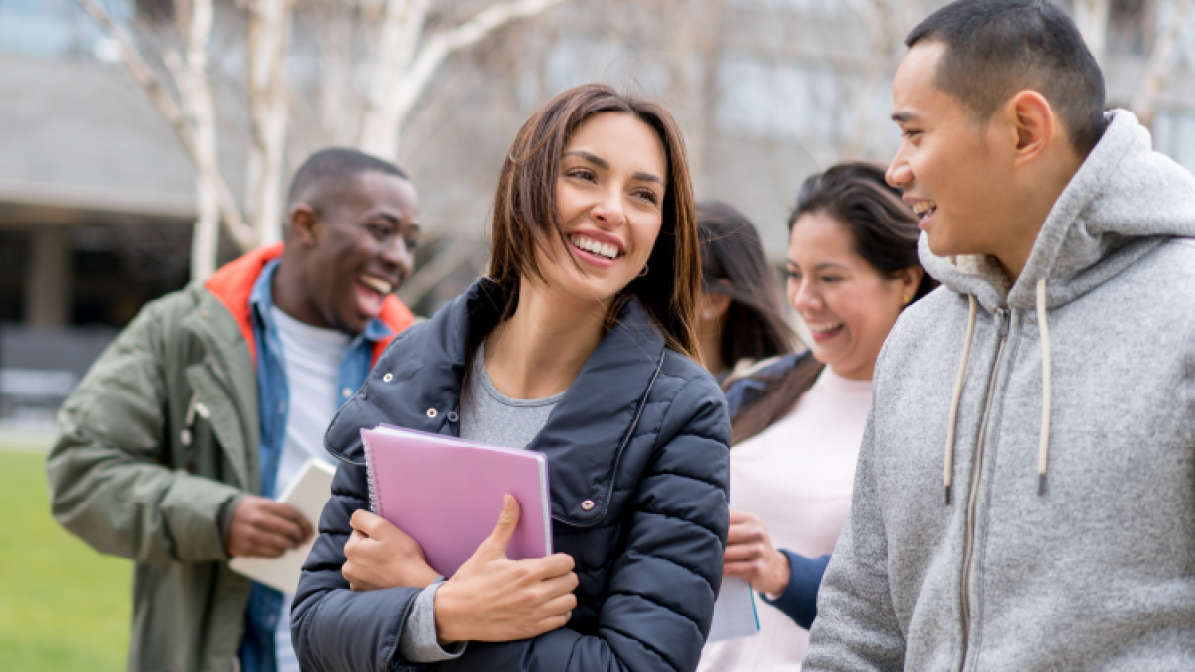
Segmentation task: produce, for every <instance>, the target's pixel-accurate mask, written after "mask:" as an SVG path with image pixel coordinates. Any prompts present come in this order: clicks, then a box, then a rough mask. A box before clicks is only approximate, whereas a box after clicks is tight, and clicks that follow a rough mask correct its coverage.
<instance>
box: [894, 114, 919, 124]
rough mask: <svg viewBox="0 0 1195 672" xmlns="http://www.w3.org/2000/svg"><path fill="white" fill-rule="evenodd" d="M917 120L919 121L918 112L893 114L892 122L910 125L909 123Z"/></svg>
mask: <svg viewBox="0 0 1195 672" xmlns="http://www.w3.org/2000/svg"><path fill="white" fill-rule="evenodd" d="M916 119H917V113H916V112H893V113H892V121H895V122H896V123H898V124H904V123H908V122H910V121H914V120H916Z"/></svg>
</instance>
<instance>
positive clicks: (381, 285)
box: [357, 274, 394, 294]
mask: <svg viewBox="0 0 1195 672" xmlns="http://www.w3.org/2000/svg"><path fill="white" fill-rule="evenodd" d="M357 281H358V282H360V283H361V284H363V285H365V286H367V287H372V288H373V289H374V291H376V292H378V293H379V294H389V293H390V290H392V289H394V285H393V284H391V283H390V281H389V280H383V279H382V278H379V277H377V276H374V275H365V274H361V275H359V276H357Z"/></svg>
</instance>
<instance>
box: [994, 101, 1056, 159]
mask: <svg viewBox="0 0 1195 672" xmlns="http://www.w3.org/2000/svg"><path fill="white" fill-rule="evenodd" d="M1007 111H1008V116H1009V120H1010V121H1011V122H1012V127H1013V129H1014V130H1015V132H1016V147H1015V149H1014V152H1015V158H1014V160H1015V162H1016V165H1018V166H1022V165H1025V164H1027V163H1030V162H1032V161H1033V160H1034V159H1036V158H1037V157H1039V156H1041V155H1042V153H1044V152H1045V151H1046V150H1047V149H1048V148H1049V147H1050V146H1051V145H1053V144H1054V139H1055V136H1056V135H1057V134H1058V132H1059V130H1060V127H1059V126H1058V123H1057V118H1056V117H1055V116H1054V109H1053V108H1052V107H1050V101H1048V100H1046V97H1045V96H1043V95H1041V94H1040V93H1038V92H1037V91H1021V92H1020V93H1018V94H1016V95H1015V96H1013V97H1012V98H1011V99H1010V100H1009V101H1008V106H1007Z"/></svg>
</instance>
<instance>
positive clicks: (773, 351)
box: [697, 201, 796, 369]
mask: <svg viewBox="0 0 1195 672" xmlns="http://www.w3.org/2000/svg"><path fill="white" fill-rule="evenodd" d="M697 227H698V230H699V231H700V232H701V273H702V278H703V279H702V286H701V288H702V290H704V291H705V292H707V293H714V294H722V295H724V296H726V297H727V298H729V299H730V307H729V308H727V309H726V318H725V320H724V321H723V322H724V324H725V325H726V326H725V327H724V328H723V330H722V344H721V348H722V352H721V354H722V361H724V362H726V363H727V364H728V365H729V366H730V367H731V368H732V369H733V368H734V366H735V364H737V363H738V362H740V361H742V360H761V359H768V358H769V357H775V356H777V355H783V354H787V353H790V352H792V351H793V344H794V342H795V340H796V336H795V335H794V334H793V331H792V329H791V328H790V327H789V326H788V322H786V321H785V320H784V313H783V312H781V309H780V291H779V289H778V288H777V287H776V276H775V274H773V273H772V269H771V268H769V267H768V260H767V258H766V257H765V256H764V252H763V242H762V241H761V240H760V238H759V231H757V230H756V228H755V225H754V224H752V223H751V220H749V219H747V218H746V217H745V216H744V215H743V214H742V213H741V212H739V211H738V210H735V209H734V208H732V207H730V206H729V205H727V204H725V203H722V202H719V201H705V202H702V203H698V204H697Z"/></svg>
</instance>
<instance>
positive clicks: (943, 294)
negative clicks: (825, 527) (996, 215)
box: [804, 111, 1195, 672]
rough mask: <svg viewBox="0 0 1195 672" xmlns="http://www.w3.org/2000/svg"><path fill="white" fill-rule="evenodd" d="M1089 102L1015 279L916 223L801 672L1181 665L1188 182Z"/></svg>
mask: <svg viewBox="0 0 1195 672" xmlns="http://www.w3.org/2000/svg"><path fill="white" fill-rule="evenodd" d="M1109 122H1110V123H1109V127H1108V129H1107V131H1106V132H1105V134H1104V136H1103V138H1102V139H1101V140H1100V142H1099V144H1098V145H1097V146H1096V147H1095V149H1094V150H1092V152H1091V154H1090V156H1089V157H1088V158H1087V160H1086V161H1085V162H1084V164H1083V165H1082V167H1081V168H1080V169H1079V171H1078V172H1077V173H1076V175H1075V176H1074V178H1073V179H1072V180H1071V182H1070V184H1069V185H1068V186H1067V188H1066V189H1065V190H1064V191H1063V193H1062V195H1061V196H1060V198H1059V199H1058V201H1057V202H1056V203H1055V205H1054V208H1053V210H1052V211H1051V213H1050V215H1049V217H1048V218H1047V220H1046V222H1045V225H1044V227H1043V229H1042V231H1041V234H1040V235H1039V236H1038V239H1037V241H1036V243H1035V244H1034V247H1033V251H1032V254H1031V255H1030V257H1029V261H1028V264H1027V265H1026V267H1025V270H1024V272H1023V273H1022V274H1021V276H1020V278H1018V279H1017V281H1016V283H1014V284H1012V286H1011V287H1010V286H1009V282H1008V280H1007V279H1006V276H1004V275H1003V274H1002V273H1001V272H1000V271H999V270H998V268H997V267H996V265H995V263H994V261H992V260H991V259H987V258H978V257H956V258H953V259H945V258H938V257H935V256H933V255H932V254H931V253H930V252H929V250H928V248H927V247H926V245H925V241H924V239H923V240H922V248H921V256H922V261H923V263H924V264H925V266H926V268H927V269H928V270H929V272H930V274H931V275H933V276H934V277H936V278H937V279H939V280H941V281H942V283H943V285H944V286H943V287H941V288H939V289H938V290H937V291H935V292H934V293H933V294H931V295H930V296H929V297H927V298H926V299H925V300H923V301H920V302H918V304H916V305H914V306H912V307H911V308H910V309H909V310H907V311H905V313H904V315H903V316H902V317H901V318H900V320H899V321H898V323H897V325H896V327H895V329H894V330H893V332H892V334H891V336H890V337H889V339H888V341H887V343H886V344H885V346H884V350H883V352H882V353H881V355H880V360H879V363H878V364H877V367H876V376H875V396H874V401H873V406H872V411H871V417H870V419H869V421H868V426H867V430H866V433H865V435H864V439H863V445H862V450H861V453H860V457H859V466H858V471H857V475H856V481H855V491H854V501H853V504H852V509H851V514H850V517H849V519H848V521H847V524H846V527H845V528H844V530H843V532H842V536H841V537H840V538H839V541H838V545H837V547H836V549H835V551H834V556H833V560H832V561H831V563H830V566H829V569H828V570H827V573H826V577H825V581H824V583H823V584H822V588H821V592H820V595H819V598H818V618H817V620H816V621H815V622H814V625H813V629H812V643H811V646H810V649H809V652H808V655H807V656H806V659H805V666H804V669H805V670H807V671H808V672H815V671H819V670H852V671H854V670H881V669H882V670H897V669H902V668H903V669H909V670H960V669H962V670H983V671H984V672H987V671H990V670H1017V671H1023V670H1045V669H1052V670H1053V669H1056V670H1080V669H1084V670H1095V669H1099V670H1146V669H1148V670H1195V240H1192V237H1195V178H1193V177H1192V176H1191V175H1190V174H1189V173H1188V172H1187V171H1185V170H1183V169H1182V168H1181V167H1179V166H1178V165H1176V164H1175V163H1173V162H1172V161H1170V160H1169V159H1167V158H1165V157H1164V156H1162V155H1160V154H1157V153H1155V152H1153V151H1151V150H1150V140H1149V133H1148V132H1147V131H1146V130H1145V129H1144V128H1142V127H1141V126H1140V125H1138V123H1137V120H1136V118H1135V117H1134V116H1133V115H1132V114H1129V113H1127V112H1122V111H1118V112H1114V113H1111V114H1110V115H1109ZM960 371H961V380H962V384H961V385H960V386H958V388H957V390H956V380H960ZM955 409H957V418H955V419H954V422H953V425H952V423H951V422H950V421H951V418H952V415H953V412H952V411H954V410H955ZM944 485H945V486H947V487H946V488H945V492H944V487H943V486H944Z"/></svg>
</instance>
